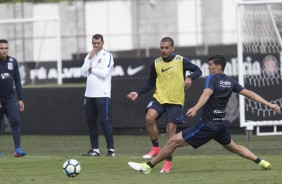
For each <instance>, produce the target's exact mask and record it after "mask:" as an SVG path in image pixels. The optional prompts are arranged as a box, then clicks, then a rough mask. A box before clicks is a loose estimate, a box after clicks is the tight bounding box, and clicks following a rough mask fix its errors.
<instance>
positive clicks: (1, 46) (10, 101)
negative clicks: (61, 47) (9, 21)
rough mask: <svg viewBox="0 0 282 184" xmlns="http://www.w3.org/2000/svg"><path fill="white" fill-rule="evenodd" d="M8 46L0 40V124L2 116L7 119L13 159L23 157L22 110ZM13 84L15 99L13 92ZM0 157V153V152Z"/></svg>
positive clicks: (14, 62) (15, 65) (15, 66)
mask: <svg viewBox="0 0 282 184" xmlns="http://www.w3.org/2000/svg"><path fill="white" fill-rule="evenodd" d="M8 51H9V44H8V41H7V40H4V39H2V40H0V122H2V119H3V116H4V114H5V115H6V117H7V118H8V120H9V122H10V124H11V127H12V135H13V140H14V145H15V152H14V156H15V157H21V156H25V154H26V152H25V151H24V150H22V149H21V147H20V145H21V138H20V136H21V133H20V114H19V112H22V111H23V110H24V103H23V95H22V85H21V78H20V73H19V69H18V63H17V60H16V59H15V58H13V57H11V56H9V55H8ZM14 83H15V86H16V91H17V97H18V100H19V101H17V98H16V95H15V93H14V90H13V84H14ZM0 156H2V152H1V151H0Z"/></svg>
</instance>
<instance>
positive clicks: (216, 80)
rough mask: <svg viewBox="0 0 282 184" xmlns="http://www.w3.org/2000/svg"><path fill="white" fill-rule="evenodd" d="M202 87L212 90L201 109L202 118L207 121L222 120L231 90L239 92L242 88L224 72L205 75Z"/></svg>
mask: <svg viewBox="0 0 282 184" xmlns="http://www.w3.org/2000/svg"><path fill="white" fill-rule="evenodd" d="M204 88H205V89H207V88H209V89H211V90H213V93H212V95H211V96H210V98H209V100H208V101H207V102H206V104H205V105H204V106H203V109H202V119H203V120H208V121H224V120H225V114H226V106H227V103H228V100H229V98H230V96H231V94H232V92H235V93H239V92H241V91H242V90H243V89H244V87H242V86H241V85H240V84H239V83H238V82H237V81H235V80H234V79H232V78H231V77H228V76H227V75H225V74H211V75H209V76H207V78H206V80H205V87H204Z"/></svg>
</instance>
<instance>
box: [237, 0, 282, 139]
mask: <svg viewBox="0 0 282 184" xmlns="http://www.w3.org/2000/svg"><path fill="white" fill-rule="evenodd" d="M236 8H237V28H238V34H237V35H238V47H237V49H238V67H239V70H238V71H239V75H238V76H239V82H240V84H243V85H244V86H245V87H246V88H247V89H250V90H252V91H255V92H256V93H258V94H259V95H261V96H263V97H264V98H265V99H266V100H268V101H270V102H273V103H277V104H278V105H280V107H281V106H282V63H281V61H282V52H281V51H282V39H281V36H282V1H281V0H262V1H253V0H252V1H246V0H245V1H244V0H238V1H236ZM240 126H241V127H246V129H247V130H253V128H254V127H256V132H257V135H282V115H281V114H275V113H274V112H273V111H272V110H271V109H270V108H268V107H267V106H265V105H261V104H259V103H256V102H254V101H252V100H249V99H247V98H244V97H243V96H240Z"/></svg>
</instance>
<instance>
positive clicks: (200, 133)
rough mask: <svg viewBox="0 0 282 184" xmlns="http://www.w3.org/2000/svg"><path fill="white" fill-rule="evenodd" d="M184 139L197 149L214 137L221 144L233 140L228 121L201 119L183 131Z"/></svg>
mask: <svg viewBox="0 0 282 184" xmlns="http://www.w3.org/2000/svg"><path fill="white" fill-rule="evenodd" d="M182 137H183V139H184V140H185V141H186V142H187V143H188V144H189V145H191V146H192V147H193V148H195V149H197V148H199V147H200V146H202V145H204V144H205V143H207V142H209V141H210V140H211V139H214V140H215V141H217V142H218V143H219V144H221V145H227V144H229V143H230V142H231V135H230V132H229V130H228V126H227V122H219V121H206V120H201V121H200V122H199V123H198V124H196V125H194V126H192V127H189V128H187V129H185V130H183V131H182Z"/></svg>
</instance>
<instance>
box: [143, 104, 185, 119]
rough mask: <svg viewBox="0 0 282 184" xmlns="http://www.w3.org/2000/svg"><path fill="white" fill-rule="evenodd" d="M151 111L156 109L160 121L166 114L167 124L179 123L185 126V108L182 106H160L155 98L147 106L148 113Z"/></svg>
mask: <svg viewBox="0 0 282 184" xmlns="http://www.w3.org/2000/svg"><path fill="white" fill-rule="evenodd" d="M149 109H154V110H155V111H157V112H158V117H157V119H159V118H160V117H161V116H162V115H163V114H165V113H166V123H171V122H172V123H177V124H183V123H184V121H183V110H184V107H183V106H182V105H177V104H160V103H159V102H158V101H157V100H156V99H155V98H153V99H152V100H151V101H150V102H149V104H148V105H147V109H146V112H147V111H148V110H149Z"/></svg>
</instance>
